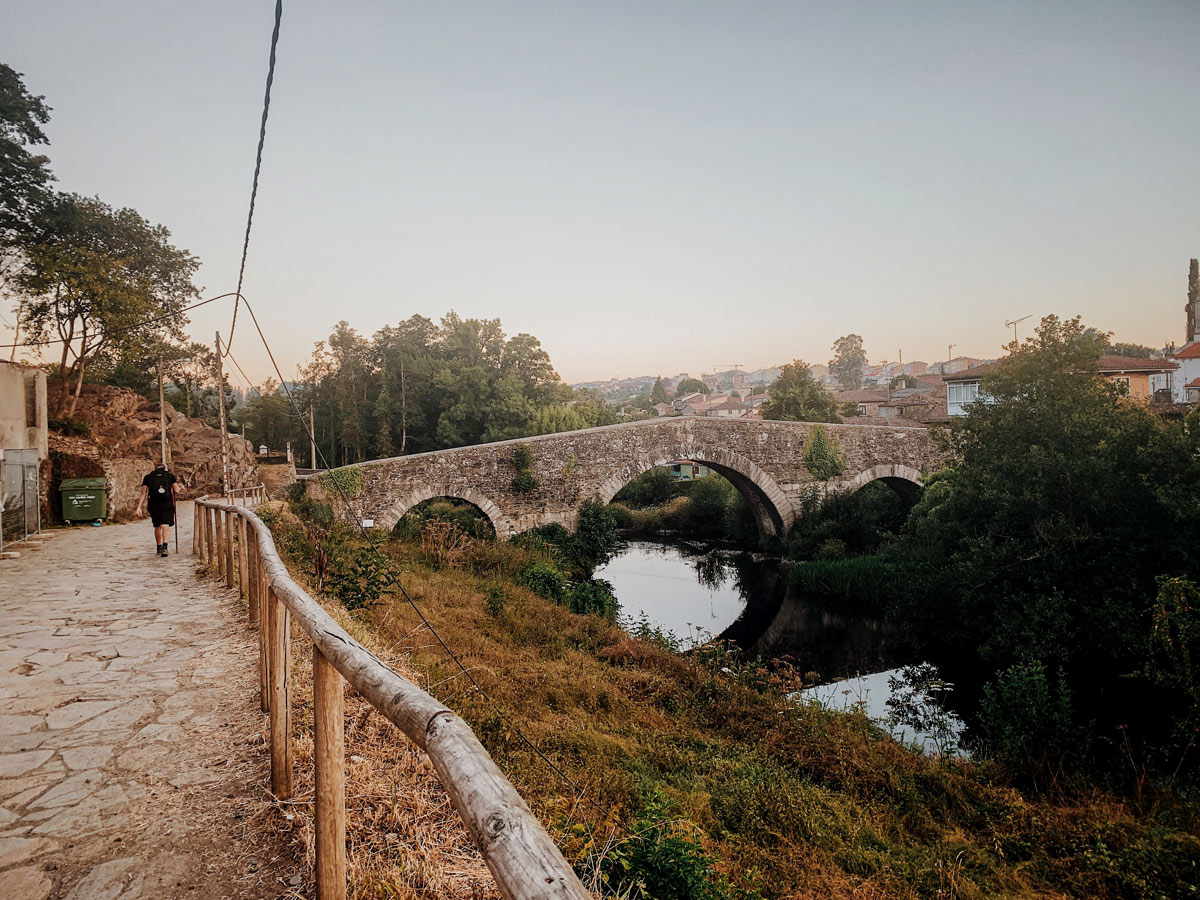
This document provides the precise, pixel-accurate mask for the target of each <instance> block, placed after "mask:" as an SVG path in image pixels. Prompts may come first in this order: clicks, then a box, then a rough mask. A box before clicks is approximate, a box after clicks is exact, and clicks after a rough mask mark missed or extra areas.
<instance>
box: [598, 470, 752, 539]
mask: <svg viewBox="0 0 1200 900" xmlns="http://www.w3.org/2000/svg"><path fill="white" fill-rule="evenodd" d="M611 509H612V510H613V514H614V515H615V516H616V522H617V526H618V527H619V528H620V529H621V530H622V531H624V532H626V533H628V534H631V535H656V536H663V535H670V534H685V535H687V536H689V537H697V538H706V539H709V540H721V541H729V542H732V543H736V544H740V545H742V546H747V547H753V546H757V545H758V543H759V536H758V527H757V526H756V525H755V523H754V515H753V513H752V512H751V511H750V504H748V503H747V502H746V498H745V497H743V496H742V494H741V493H740V492H739V491H738V490H737V488H735V487H734V486H733V485H732V484H730V483H729V482H728V481H727V480H726V479H724V478H722V477H721V476H720V475H717V474H715V473H712V474H707V475H705V476H703V477H701V478H695V479H682V480H680V479H676V478H675V477H674V476H673V475H672V474H671V472H670V470H669V469H666V468H661V467H660V468H655V469H651V470H649V471H648V472H644V473H643V474H641V475H639V476H638V477H637V478H635V479H634V480H633V481H631V482H629V484H627V485H625V487H623V488H622V489H621V490H620V491H618V492H617V494H616V496H615V497H613V501H612V506H611Z"/></svg>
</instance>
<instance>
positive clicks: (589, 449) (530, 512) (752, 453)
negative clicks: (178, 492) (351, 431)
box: [309, 417, 945, 536]
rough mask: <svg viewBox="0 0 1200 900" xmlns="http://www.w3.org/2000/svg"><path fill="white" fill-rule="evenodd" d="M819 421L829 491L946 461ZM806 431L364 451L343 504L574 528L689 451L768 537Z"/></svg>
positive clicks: (596, 431)
mask: <svg viewBox="0 0 1200 900" xmlns="http://www.w3.org/2000/svg"><path fill="white" fill-rule="evenodd" d="M822 427H823V428H825V429H826V430H827V433H828V434H829V435H830V436H831V437H832V438H833V439H834V441H835V442H836V444H837V445H838V446H839V447H840V450H841V452H842V454H843V456H844V457H845V468H844V472H843V474H842V475H841V476H840V477H839V478H837V479H834V480H833V481H831V482H830V483H829V484H828V488H827V489H828V490H855V489H857V488H859V487H862V486H863V485H866V484H868V483H870V482H872V481H877V480H882V481H885V482H887V483H889V484H891V485H892V486H893V487H896V488H898V489H905V488H907V489H916V488H919V487H920V486H921V484H922V477H923V473H926V472H929V471H932V470H934V469H937V468H939V467H940V466H941V465H942V464H943V463H944V462H945V457H944V456H943V454H942V453H941V451H940V450H939V449H938V448H937V446H936V445H935V444H934V442H933V440H932V439H931V438H930V436H929V433H928V431H927V430H926V429H924V428H899V427H889V426H882V425H823V426H822ZM812 429H813V425H812V424H811V423H808V422H771V421H746V420H738V419H716V418H698V417H686V418H666V419H650V420H646V421H642V422H630V423H627V424H624V425H609V426H606V427H603V428H589V429H586V430H583V431H569V432H564V433H561V434H548V435H541V436H538V437H532V438H525V439H522V440H519V441H501V442H498V443H493V444H478V445H475V446H472V447H459V448H456V449H453V450H438V451H434V452H430V453H419V454H414V455H412V456H401V457H394V458H392V459H382V460H375V461H372V462H365V463H358V464H357V465H356V466H355V467H354V468H356V469H358V471H359V472H360V474H361V476H362V485H361V488H360V489H358V493H357V495H356V497H355V499H354V505H355V508H356V512H357V513H358V514H359V515H361V516H362V517H363V518H367V519H373V520H374V521H375V524H376V526H379V527H384V528H391V527H392V526H394V525H395V524H396V522H398V521H399V520H400V518H401V517H402V516H403V515H404V514H405V513H406V512H408V510H410V509H412V508H413V507H414V506H416V505H417V504H418V503H421V502H423V501H425V500H429V499H432V498H434V497H451V498H456V499H460V500H465V501H466V502H468V503H472V504H474V505H475V506H476V507H478V508H479V509H480V510H481V511H482V512H483V514H484V515H486V516H487V517H488V519H490V520H491V522H492V525H493V526H494V527H495V529H496V534H497V535H500V536H510V535H512V534H515V533H517V532H520V531H525V530H526V529H529V528H533V527H535V526H537V525H542V524H546V523H550V522H559V523H562V524H564V525H566V526H567V527H574V525H575V523H576V521H577V518H578V513H579V507H580V504H582V503H583V502H584V501H586V500H588V499H590V498H596V499H599V500H601V501H602V502H604V503H607V502H609V501H610V500H612V498H613V496H614V495H615V494H616V493H617V491H619V490H620V489H621V488H622V487H624V486H625V485H626V484H628V483H629V482H630V481H632V480H633V479H634V478H636V477H637V476H638V475H641V474H642V473H643V472H645V471H647V470H649V469H652V468H654V467H655V466H660V465H665V464H668V463H670V462H673V461H675V460H679V459H690V460H693V461H695V462H698V463H703V464H704V465H706V466H708V467H709V468H710V469H712V470H713V471H715V472H717V473H718V474H720V475H722V476H724V477H725V478H727V479H728V480H729V481H730V482H731V483H732V484H733V485H734V486H735V487H736V488H737V489H738V490H739V491H740V492H741V493H742V494H743V496H745V498H746V500H747V501H748V502H749V504H750V507H751V509H752V511H753V513H754V517H755V521H756V522H757V524H758V528H759V531H760V532H761V533H763V534H766V535H778V534H783V533H786V531H787V530H788V529H789V528H790V527H791V525H792V523H793V522H794V521H795V520H796V517H797V516H798V515H799V513H800V508H801V502H802V500H803V498H804V496H805V494H806V492H807V491H809V490H811V488H812V486H813V485H814V483H815V479H814V478H813V476H812V475H811V474H810V473H809V472H808V470H807V468H805V465H804V457H803V454H804V447H805V443H806V442H807V440H808V436H809V434H810V432H811V431H812ZM518 445H525V446H526V447H528V448H529V451H530V454H531V456H532V470H533V475H534V476H535V478H536V479H537V487H536V488H534V489H533V490H529V491H518V490H516V489H515V488H514V487H513V478H514V476H515V475H516V470H515V468H514V465H513V451H514V450H515V449H516V447H517V446H518ZM309 490H310V492H312V493H315V494H321V493H322V492H323V490H324V488H322V487H321V485H320V483H319V482H318V481H317V480H316V479H309ZM335 507H340V504H335ZM339 512H341V513H343V514H344V513H345V510H344V509H339Z"/></svg>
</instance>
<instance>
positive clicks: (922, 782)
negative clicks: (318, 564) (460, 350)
mask: <svg viewBox="0 0 1200 900" xmlns="http://www.w3.org/2000/svg"><path fill="white" fill-rule="evenodd" d="M389 552H390V553H392V555H393V556H394V557H395V559H396V560H397V561H398V563H399V564H400V566H401V568H402V570H403V572H404V574H403V579H404V583H405V584H406V585H407V586H408V589H409V591H410V593H411V594H412V596H413V598H414V599H415V600H416V601H417V602H418V603H419V604H420V605H421V607H422V609H423V610H424V612H425V614H426V615H427V616H428V617H429V619H430V620H431V621H432V622H433V623H434V625H435V626H436V627H437V629H438V630H439V632H440V633H441V635H442V637H443V638H444V639H445V640H446V642H447V643H448V644H449V645H450V646H451V647H453V648H455V650H456V652H457V653H458V654H459V656H460V657H461V659H462V661H463V663H464V664H465V665H466V666H467V667H468V668H469V669H470V670H471V672H472V674H473V675H474V677H475V678H476V680H477V681H478V682H479V684H480V686H481V687H482V688H483V689H484V690H485V691H486V692H487V693H488V694H489V695H490V696H491V697H492V698H493V700H494V701H495V703H496V705H497V706H498V707H499V708H500V709H501V710H504V711H505V713H506V715H507V716H508V717H509V719H510V721H511V722H512V723H515V724H518V725H519V726H520V728H521V730H522V731H523V732H524V734H525V735H526V736H527V737H528V738H529V739H530V740H531V741H532V742H533V743H535V744H536V745H537V746H538V747H539V748H541V749H542V750H543V751H544V752H545V753H546V754H547V755H548V756H549V757H550V758H551V759H552V760H553V761H554V763H555V764H556V765H557V766H559V767H560V768H561V769H563V770H564V771H565V772H567V773H568V774H569V775H570V777H571V779H572V780H574V781H575V782H577V783H579V784H581V785H584V786H585V787H586V788H587V796H588V797H589V798H591V799H593V800H596V801H598V802H599V803H601V804H603V805H604V806H606V807H609V808H611V809H613V810H615V811H616V812H617V813H618V815H619V816H620V818H621V819H623V820H625V821H628V820H630V819H632V818H633V817H635V816H636V814H637V813H638V812H639V811H640V810H641V809H642V808H643V806H644V804H645V803H646V801H647V800H648V799H649V798H651V797H653V796H655V795H658V794H661V795H665V796H666V797H668V798H669V799H670V800H671V801H673V802H674V804H675V812H676V813H677V814H678V815H679V816H681V817H683V818H685V819H687V820H690V822H692V823H695V825H697V826H699V828H700V829H701V831H702V834H703V839H704V841H705V844H706V846H708V847H709V849H710V850H712V851H713V852H714V853H715V854H716V855H717V856H718V857H719V859H720V860H721V867H722V868H723V870H724V871H725V872H726V873H727V874H728V875H729V876H730V877H731V879H732V880H733V881H734V882H735V883H740V884H743V885H746V886H755V885H756V886H757V887H758V888H759V889H760V890H761V892H762V893H763V895H764V896H768V897H814V898H816V897H934V896H937V897H962V898H970V897H1058V896H1076V897H1125V896H1129V897H1132V896H1163V897H1167V896H1192V895H1191V894H1189V893H1187V892H1186V888H1185V887H1184V886H1183V882H1188V881H1190V882H1191V883H1195V882H1196V877H1197V876H1196V870H1195V866H1196V865H1197V862H1196V860H1197V859H1198V858H1200V844H1197V842H1196V840H1195V838H1194V837H1193V836H1192V835H1191V834H1189V833H1188V832H1186V831H1184V830H1182V829H1183V828H1184V827H1189V828H1190V827H1193V826H1192V823H1190V822H1186V823H1183V824H1182V825H1181V824H1179V823H1178V821H1177V811H1159V812H1157V813H1154V814H1151V813H1148V812H1143V813H1142V814H1141V815H1140V816H1139V815H1136V814H1135V813H1134V811H1133V810H1131V809H1130V808H1129V807H1128V806H1127V805H1125V804H1124V803H1122V802H1121V801H1120V800H1118V799H1116V798H1114V797H1111V796H1108V795H1104V794H1101V793H1095V794H1092V795H1089V796H1086V797H1083V798H1080V797H1078V796H1076V797H1074V798H1073V799H1070V800H1065V799H1062V800H1058V801H1052V800H1049V799H1046V798H1044V797H1043V798H1027V797H1024V796H1022V795H1021V794H1020V793H1019V792H1018V791H1016V790H1014V789H1012V788H1010V787H1007V786H1005V785H1003V784H1001V783H998V782H994V781H993V780H992V779H991V778H990V777H989V776H990V773H989V771H988V770H986V769H984V768H982V767H979V766H975V765H970V764H964V763H939V762H935V761H930V760H926V759H924V758H922V757H920V756H917V755H915V754H914V753H912V752H910V751H908V750H906V749H904V748H902V747H900V746H898V745H897V744H895V743H894V742H893V741H891V740H890V739H888V738H886V737H884V736H882V735H881V734H880V733H878V732H877V731H876V730H875V729H874V728H873V727H872V726H871V725H870V724H869V723H868V722H867V721H866V719H865V718H863V717H861V716H854V715H844V714H834V713H829V712H825V711H823V710H820V709H817V708H814V707H811V706H804V705H797V704H794V703H789V702H787V701H786V700H785V699H783V694H784V692H785V691H786V690H788V689H789V688H790V687H791V685H790V684H789V683H788V682H787V680H786V678H779V677H774V676H772V675H771V674H770V673H767V672H765V671H763V670H760V669H756V668H753V667H751V668H747V669H737V670H732V669H731V670H729V671H722V669H725V668H727V667H728V665H729V662H730V661H729V660H728V659H726V658H724V657H720V656H716V655H714V656H713V657H711V658H709V659H701V658H689V659H682V658H680V657H677V656H675V655H673V654H671V653H669V652H667V651H665V650H662V649H659V648H657V647H655V646H653V645H650V644H646V643H642V642H639V641H636V640H634V639H632V638H630V637H629V636H627V635H626V634H625V633H624V632H623V631H621V630H620V629H618V628H616V627H615V626H612V625H609V624H607V623H605V622H603V621H601V620H599V619H596V618H594V617H585V616H576V615H572V614H571V613H569V612H567V611H566V610H565V609H563V608H561V607H557V606H555V605H553V604H552V603H550V602H548V601H546V600H543V599H542V598H540V597H537V596H536V595H534V594H531V593H530V592H528V591H527V590H524V589H523V588H520V587H517V586H516V585H515V584H514V583H513V581H512V579H511V576H512V575H514V574H515V572H516V571H517V570H518V569H519V567H520V565H521V564H522V562H523V561H524V560H525V559H527V558H528V555H527V551H521V550H518V549H517V548H513V547H508V546H497V545H482V546H479V547H478V548H476V549H470V548H468V549H467V550H466V551H464V552H456V553H455V555H454V557H453V558H445V557H443V558H442V559H441V563H443V565H444V567H443V568H440V570H439V569H438V568H435V567H434V566H432V565H431V563H434V562H437V561H438V560H436V559H432V558H431V556H430V554H429V553H427V552H423V551H422V550H421V549H420V548H419V547H418V546H417V545H415V544H412V543H405V542H399V541H395V542H393V543H392V544H391V545H390V547H389ZM523 554H525V555H524V556H523ZM370 624H371V626H372V628H373V630H374V631H375V633H376V635H377V637H378V639H379V640H380V641H381V642H382V643H383V644H384V645H388V646H395V647H396V648H397V649H403V650H407V652H408V653H409V654H410V655H411V661H412V663H413V665H414V666H415V668H417V669H418V670H420V671H423V672H425V673H426V674H427V677H428V683H429V685H430V687H431V689H432V690H433V692H434V693H435V694H437V695H438V696H439V697H441V698H442V699H443V700H444V701H446V702H447V703H449V704H450V705H451V706H453V707H454V708H456V709H458V710H459V711H460V712H461V713H462V714H463V716H464V717H465V718H466V719H467V720H468V721H469V722H470V723H471V724H472V725H473V726H474V727H475V728H476V730H477V732H478V734H479V735H480V738H481V739H482V740H483V742H484V743H485V745H486V746H487V747H488V749H489V750H490V751H491V752H492V753H493V755H494V756H495V758H496V760H497V762H498V763H499V764H500V766H501V768H502V769H504V771H505V772H506V773H508V774H509V776H510V777H511V778H512V780H513V781H514V783H515V784H516V785H517V787H518V789H519V790H520V791H521V793H522V795H523V796H525V797H526V798H527V799H528V800H529V802H530V804H531V806H533V807H534V809H535V810H536V811H538V812H539V813H540V814H541V815H542V816H543V818H544V819H545V820H547V821H548V822H550V823H551V825H552V827H553V828H554V829H555V831H554V833H555V834H556V835H561V836H563V840H564V847H565V851H566V852H567V853H568V855H570V856H573V857H575V858H576V860H577V861H582V860H584V859H585V858H586V857H587V856H588V854H589V853H594V851H595V844H593V843H590V842H589V836H590V835H592V834H593V833H594V835H595V838H596V842H597V843H602V842H603V838H604V837H605V836H606V834H607V832H606V831H605V829H604V827H603V825H602V824H601V823H602V820H603V819H604V816H603V814H602V813H600V812H599V811H598V810H597V809H596V808H595V807H593V806H590V805H588V803H587V802H586V801H585V802H582V803H580V802H578V801H577V800H575V799H574V796H573V794H574V792H573V791H572V789H571V788H570V787H568V786H567V785H565V784H564V783H563V782H562V781H561V780H559V778H558V777H557V776H556V775H555V774H554V773H553V772H552V771H551V770H550V769H549V767H548V766H547V765H546V763H544V762H543V761H542V760H540V759H538V758H537V757H536V756H535V755H534V754H533V752H532V751H531V750H530V749H529V747H528V746H527V745H526V744H525V743H524V741H523V740H522V739H521V737H520V735H519V734H518V733H517V731H516V730H515V728H514V727H513V726H512V725H510V724H509V723H508V722H506V721H505V720H504V718H502V717H501V716H500V715H499V714H498V713H497V712H496V709H495V708H494V707H493V706H492V705H491V704H490V703H488V702H487V701H486V700H484V699H483V698H482V697H481V696H480V695H479V694H478V692H477V691H475V690H474V689H473V688H472V686H471V685H470V683H469V682H468V680H467V679H466V678H465V677H464V676H463V675H462V674H461V673H460V672H459V671H458V669H457V667H456V666H454V664H453V663H451V662H450V661H449V660H448V659H447V658H446V657H445V655H444V654H443V653H442V651H441V650H440V648H438V647H437V646H436V645H435V642H434V641H433V639H432V637H431V636H430V635H429V634H428V632H426V631H424V630H422V629H420V628H418V621H417V618H416V616H415V614H414V613H413V612H412V610H411V609H410V608H409V607H408V606H407V605H406V604H404V603H403V602H402V601H399V600H395V599H391V600H387V601H385V602H384V604H383V605H381V606H379V607H376V608H375V609H374V610H373V611H372V613H371V614H370ZM572 823H583V824H584V825H585V826H586V827H585V828H583V829H580V828H579V827H578V826H576V827H575V828H568V827H567V826H568V825H570V824H572ZM597 826H599V827H597Z"/></svg>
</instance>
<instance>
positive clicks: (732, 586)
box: [596, 540, 920, 681]
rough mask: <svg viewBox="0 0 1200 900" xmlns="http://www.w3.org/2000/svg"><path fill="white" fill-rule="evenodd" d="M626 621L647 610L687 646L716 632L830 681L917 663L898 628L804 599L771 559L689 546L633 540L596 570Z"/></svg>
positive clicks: (837, 605)
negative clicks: (785, 659) (604, 580)
mask: <svg viewBox="0 0 1200 900" xmlns="http://www.w3.org/2000/svg"><path fill="white" fill-rule="evenodd" d="M596 577H597V578H604V579H606V580H608V581H609V582H611V583H612V585H613V592H614V593H615V594H616V596H617V599H618V600H619V601H620V603H621V613H622V615H623V616H625V617H626V618H628V619H631V620H637V619H638V618H640V617H642V616H644V617H645V618H646V619H647V620H648V621H649V622H650V623H651V624H653V625H656V626H658V627H660V628H662V629H663V630H664V631H670V632H672V633H673V634H674V635H675V636H676V637H677V638H678V639H679V641H680V643H681V645H682V646H683V647H685V648H687V647H690V646H692V645H694V644H696V643H698V642H703V641H705V640H709V639H711V638H714V637H716V638H720V639H722V640H727V641H731V642H733V643H734V644H735V645H736V646H738V647H739V648H741V649H742V650H744V651H745V652H746V653H747V654H748V655H750V656H761V657H763V658H764V659H769V658H787V659H789V660H790V661H791V662H792V664H793V665H795V666H796V667H797V668H798V669H799V670H800V671H801V672H805V673H809V672H811V673H815V674H816V677H818V678H819V679H821V680H824V681H831V680H833V679H837V678H846V677H851V676H855V675H862V674H865V673H869V672H880V671H882V670H885V669H891V668H894V667H896V666H900V665H905V664H908V663H912V662H916V661H917V660H918V659H919V658H920V657H919V653H918V650H917V647H916V645H915V642H914V641H913V640H912V639H911V638H910V637H909V636H908V635H907V634H905V633H904V632H903V631H902V630H901V629H899V628H897V627H896V626H894V625H891V624H890V623H887V622H884V621H882V620H881V619H879V618H878V617H877V616H875V615H872V614H870V613H867V612H864V611H863V610H858V609H854V608H853V607H852V605H850V604H846V603H844V602H838V601H830V600H828V599H826V598H822V597H817V596H813V595H806V594H803V593H802V592H800V591H799V590H797V589H795V588H794V587H793V586H792V585H790V584H789V582H788V578H787V573H786V571H785V569H784V566H783V565H782V564H781V563H780V562H779V561H778V560H775V559H770V558H765V557H761V556H757V555H754V554H749V553H736V552H731V551H727V550H713V549H711V548H708V547H705V546H703V545H700V544H692V543H687V542H680V543H660V542H656V541H644V540H638V541H630V542H629V543H628V544H627V545H626V548H625V549H624V551H623V552H622V553H621V554H620V555H618V556H617V557H615V558H614V559H613V560H612V561H610V562H609V563H608V564H607V565H605V566H603V567H602V568H600V569H599V570H597V572H596Z"/></svg>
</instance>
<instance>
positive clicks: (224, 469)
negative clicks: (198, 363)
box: [217, 331, 229, 497]
mask: <svg viewBox="0 0 1200 900" xmlns="http://www.w3.org/2000/svg"><path fill="white" fill-rule="evenodd" d="M217 403H218V405H219V406H220V408H221V496H222V497H224V496H225V495H226V494H228V493H229V426H228V425H227V424H226V422H225V373H224V371H223V370H222V369H221V332H219V331H218V332H217Z"/></svg>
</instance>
